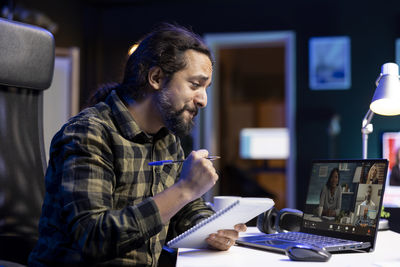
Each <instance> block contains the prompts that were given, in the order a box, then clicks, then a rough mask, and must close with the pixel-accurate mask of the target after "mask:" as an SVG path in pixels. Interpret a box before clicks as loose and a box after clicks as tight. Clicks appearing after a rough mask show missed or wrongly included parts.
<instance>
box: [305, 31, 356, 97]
mask: <svg viewBox="0 0 400 267" xmlns="http://www.w3.org/2000/svg"><path fill="white" fill-rule="evenodd" d="M309 86H310V89H311V90H347V89H349V88H350V87H351V66H350V38H349V37H348V36H334V37H312V38H310V40H309Z"/></svg>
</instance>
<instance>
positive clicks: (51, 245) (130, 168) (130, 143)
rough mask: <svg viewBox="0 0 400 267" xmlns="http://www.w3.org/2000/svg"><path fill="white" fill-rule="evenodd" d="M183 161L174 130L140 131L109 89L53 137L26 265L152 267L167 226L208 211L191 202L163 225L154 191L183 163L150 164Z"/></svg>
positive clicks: (176, 228)
mask: <svg viewBox="0 0 400 267" xmlns="http://www.w3.org/2000/svg"><path fill="white" fill-rule="evenodd" d="M183 158H184V154H183V150H182V147H181V145H180V141H179V139H178V138H177V137H176V136H175V135H173V134H171V133H170V132H169V131H168V130H167V129H166V128H162V129H161V130H160V131H159V132H158V133H157V134H156V135H154V136H149V135H147V134H146V133H144V132H143V131H141V130H140V128H139V127H138V125H137V124H136V123H135V121H134V119H133V118H132V116H131V115H130V113H129V111H128V110H127V108H126V106H125V104H124V103H123V102H122V100H121V99H120V98H119V97H118V95H117V94H116V93H115V91H112V92H111V93H110V95H109V96H108V97H107V99H106V101H105V102H100V103H99V104H97V105H96V106H94V107H90V108H87V109H85V110H84V111H82V112H81V113H80V114H78V115H77V116H75V117H74V118H71V119H70V120H69V121H68V123H66V124H65V125H64V126H63V127H62V129H61V130H60V131H59V132H58V133H57V134H56V135H55V136H54V138H53V140H52V144H51V149H50V161H49V166H48V169H47V172H46V195H45V200H44V203H43V208H42V216H41V219H40V223H39V235H40V237H39V241H38V243H37V245H36V247H35V249H34V250H33V252H32V253H31V255H30V258H29V265H30V266H48V265H51V266H63V265H82V266H90V265H102V264H105V265H118V266H124V265H129V266H156V265H157V261H158V258H159V256H160V253H161V250H162V246H163V244H164V243H165V240H166V238H167V233H168V231H170V232H169V233H172V232H174V233H175V235H176V234H179V233H181V232H183V231H185V230H187V229H188V228H189V227H191V226H193V225H194V224H195V223H196V222H198V221H199V220H200V219H203V218H205V217H208V216H210V215H212V214H213V211H212V210H211V209H209V208H208V207H207V206H206V205H205V203H204V201H203V200H202V199H197V200H195V201H193V202H191V203H189V204H188V205H186V206H185V207H184V208H183V209H182V210H181V211H179V212H178V213H177V214H176V215H175V216H174V217H173V218H172V219H171V221H170V223H169V224H167V225H163V224H162V222H161V217H160V214H159V211H158V208H157V206H156V204H155V202H154V200H153V199H152V196H154V195H156V194H158V193H160V192H162V191H163V190H165V189H166V188H168V187H170V186H172V185H173V184H174V183H175V182H176V181H177V179H178V178H179V174H180V170H181V167H182V166H181V165H179V164H173V165H164V166H155V167H151V166H148V163H149V162H150V161H156V160H166V159H172V160H177V159H183Z"/></svg>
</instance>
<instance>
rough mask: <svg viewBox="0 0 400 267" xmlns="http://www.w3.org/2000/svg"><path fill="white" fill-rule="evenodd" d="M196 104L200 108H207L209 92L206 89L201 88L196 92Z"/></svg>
mask: <svg viewBox="0 0 400 267" xmlns="http://www.w3.org/2000/svg"><path fill="white" fill-rule="evenodd" d="M194 101H195V104H196V106H198V107H200V108H205V107H206V106H207V93H206V90H201V91H200V92H198V93H197V94H196V97H195V98H194Z"/></svg>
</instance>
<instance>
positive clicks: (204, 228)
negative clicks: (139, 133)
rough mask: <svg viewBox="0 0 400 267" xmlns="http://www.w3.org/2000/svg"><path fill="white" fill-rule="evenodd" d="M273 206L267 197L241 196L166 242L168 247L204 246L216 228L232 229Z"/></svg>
mask: <svg viewBox="0 0 400 267" xmlns="http://www.w3.org/2000/svg"><path fill="white" fill-rule="evenodd" d="M273 206H274V201H273V200H272V199H269V198H252V197H243V198H239V199H238V200H236V201H235V202H233V203H232V204H231V205H229V206H228V207H226V208H224V209H222V210H220V211H218V212H216V213H215V214H214V215H212V216H211V217H208V218H207V219H205V220H203V221H201V222H200V223H198V224H196V225H195V226H193V227H192V228H190V229H189V230H187V231H186V232H184V233H182V234H180V235H179V236H177V237H175V238H174V239H172V240H171V241H169V242H168V243H167V246H169V247H170V248H206V247H207V243H206V241H205V239H206V238H207V237H208V236H209V235H210V234H212V233H216V232H217V231H218V230H223V229H233V228H234V226H235V225H236V224H238V223H246V222H248V221H250V220H251V219H253V218H254V217H256V216H258V215H259V214H261V213H262V212H264V211H266V210H269V209H270V208H272V207H273Z"/></svg>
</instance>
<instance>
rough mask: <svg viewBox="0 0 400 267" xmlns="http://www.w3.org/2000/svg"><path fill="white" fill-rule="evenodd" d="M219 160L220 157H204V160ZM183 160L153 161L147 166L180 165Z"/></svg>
mask: <svg viewBox="0 0 400 267" xmlns="http://www.w3.org/2000/svg"><path fill="white" fill-rule="evenodd" d="M219 158H221V157H220V156H208V157H206V159H209V160H216V159H219ZM184 161H185V160H184V159H182V160H160V161H153V162H149V166H161V165H166V164H175V163H182V162H184Z"/></svg>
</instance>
